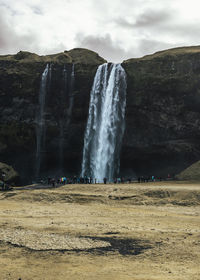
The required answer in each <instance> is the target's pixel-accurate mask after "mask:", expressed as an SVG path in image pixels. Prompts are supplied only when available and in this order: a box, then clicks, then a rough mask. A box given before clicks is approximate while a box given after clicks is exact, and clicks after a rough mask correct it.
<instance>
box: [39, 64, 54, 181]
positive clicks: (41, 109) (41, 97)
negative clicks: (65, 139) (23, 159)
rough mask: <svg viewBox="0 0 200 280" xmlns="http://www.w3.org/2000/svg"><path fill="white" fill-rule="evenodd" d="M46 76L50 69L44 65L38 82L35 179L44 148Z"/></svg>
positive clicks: (49, 73)
mask: <svg viewBox="0 0 200 280" xmlns="http://www.w3.org/2000/svg"><path fill="white" fill-rule="evenodd" d="M48 75H50V76H51V67H49V64H47V65H46V68H45V69H44V72H43V73H42V78H41V82H40V90H39V110H38V112H37V115H36V123H37V130H36V141H37V149H36V177H38V176H39V174H40V167H41V161H42V153H43V150H44V147H45V117H44V115H45V101H46V93H47V84H48Z"/></svg>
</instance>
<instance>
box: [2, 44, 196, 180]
mask: <svg viewBox="0 0 200 280" xmlns="http://www.w3.org/2000/svg"><path fill="white" fill-rule="evenodd" d="M104 62H105V60H104V59H103V58H101V57H99V56H98V54H96V53H95V52H92V51H89V50H86V49H73V50H71V51H65V52H63V53H59V54H55V55H47V56H38V55H36V54H32V53H28V52H19V53H18V54H16V55H5V56H0V85H1V86H0V161H3V162H6V163H8V164H10V165H12V166H13V167H14V168H15V169H16V170H17V171H18V172H19V174H20V175H21V178H22V181H23V182H30V180H31V179H32V178H34V176H35V173H34V172H35V165H36V164H37V163H36V126H37V123H36V116H37V112H38V106H39V105H38V104H39V91H40V83H41V76H42V73H43V71H44V69H45V67H46V65H47V63H49V64H50V65H51V86H50V87H49V88H48V90H47V91H48V92H47V98H46V105H45V106H46V109H45V123H46V130H45V140H44V141H45V145H44V146H45V149H44V150H43V151H42V153H43V160H42V162H41V173H42V174H46V175H48V173H49V174H53V173H55V172H57V170H58V169H59V162H60V157H61V148H60V147H61V146H62V147H63V148H62V151H63V155H62V157H63V169H64V170H67V173H68V174H70V175H74V174H79V172H80V167H81V159H82V149H83V140H84V130H85V126H86V121H87V117H88V107H89V95H90V90H91V87H92V83H93V79H94V75H95V72H96V69H97V67H98V65H100V64H102V63H104ZM73 65H74V71H75V82H74V86H73V90H72V92H71V91H70V90H69V89H68V93H67V95H66V96H65V95H64V93H63V69H64V67H66V71H67V73H68V78H69V76H70V73H71V71H72V70H71V69H72V66H73ZM122 66H123V67H124V69H125V71H126V73H127V83H128V88H127V107H126V130H125V135H124V138H123V145H122V151H121V172H122V175H131V174H133V173H135V174H136V175H152V174H153V175H158V176H165V175H167V174H168V173H170V174H177V173H179V172H180V171H182V170H183V169H185V168H186V167H187V166H189V165H191V164H192V163H193V162H195V161H197V160H199V159H200V141H199V140H200V110H199V108H200V47H190V48H177V49H171V50H167V51H163V52H158V53H156V54H153V55H150V56H145V57H143V58H138V59H129V60H127V61H124V62H123V63H122ZM68 87H69V86H68ZM70 95H71V96H73V107H72V112H71V116H70V122H68V115H66V114H67V113H66V110H68V109H69V108H68V107H69V103H70ZM61 128H62V131H63V134H62V133H61ZM61 140H62V141H61Z"/></svg>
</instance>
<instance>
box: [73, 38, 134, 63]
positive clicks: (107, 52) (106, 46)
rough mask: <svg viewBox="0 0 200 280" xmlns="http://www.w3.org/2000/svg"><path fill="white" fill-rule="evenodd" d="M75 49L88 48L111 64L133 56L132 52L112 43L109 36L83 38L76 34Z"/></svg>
mask: <svg viewBox="0 0 200 280" xmlns="http://www.w3.org/2000/svg"><path fill="white" fill-rule="evenodd" d="M76 45H77V47H83V48H88V49H91V50H93V51H96V52H97V53H98V54H99V55H101V56H102V57H103V58H105V59H107V60H109V61H112V62H121V61H122V59H127V58H130V57H132V56H133V52H130V51H126V50H125V49H123V48H121V47H119V46H118V44H117V43H116V44H115V43H114V42H113V41H112V39H111V37H110V35H109V34H106V35H105V36H104V37H101V36H92V35H90V36H84V35H82V34H78V35H77V36H76Z"/></svg>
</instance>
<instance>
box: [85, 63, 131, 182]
mask: <svg viewBox="0 0 200 280" xmlns="http://www.w3.org/2000/svg"><path fill="white" fill-rule="evenodd" d="M125 107H126V74H125V71H124V69H123V68H122V66H121V65H120V64H111V65H109V64H107V63H105V64H103V65H100V66H99V68H98V69H97V72H96V75H95V78H94V83H93V87H92V90H91V95H90V106H89V117H88V122H87V127H86V131H85V138H84V149H83V160H82V172H81V176H84V175H87V176H92V177H93V178H96V179H97V181H98V182H102V181H103V179H104V178H107V179H108V181H113V179H114V176H116V175H117V173H118V172H119V155H120V148H121V143H122V137H123V134H124V129H125Z"/></svg>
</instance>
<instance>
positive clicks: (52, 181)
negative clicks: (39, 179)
mask: <svg viewBox="0 0 200 280" xmlns="http://www.w3.org/2000/svg"><path fill="white" fill-rule="evenodd" d="M51 185H52V187H55V179H54V178H52V179H51Z"/></svg>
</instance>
